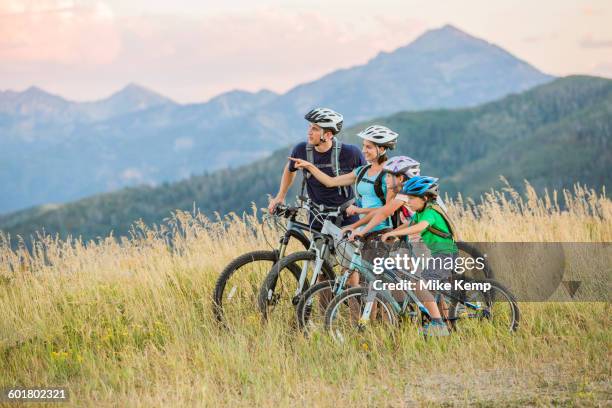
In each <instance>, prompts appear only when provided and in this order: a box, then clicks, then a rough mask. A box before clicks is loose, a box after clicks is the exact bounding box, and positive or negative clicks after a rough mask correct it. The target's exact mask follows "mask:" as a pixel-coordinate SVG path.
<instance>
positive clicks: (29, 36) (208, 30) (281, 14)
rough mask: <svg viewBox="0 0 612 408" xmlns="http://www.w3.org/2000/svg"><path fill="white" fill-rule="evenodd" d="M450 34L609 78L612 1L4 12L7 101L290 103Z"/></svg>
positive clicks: (2, 7) (191, 1)
mask: <svg viewBox="0 0 612 408" xmlns="http://www.w3.org/2000/svg"><path fill="white" fill-rule="evenodd" d="M445 24H452V25H454V26H456V27H458V28H459V29H461V30H463V31H466V32H467V33H469V34H471V35H474V36H476V37H480V38H483V39H485V40H487V41H489V42H492V43H495V44H497V45H499V46H501V47H502V48H504V49H506V50H507V51H509V52H511V53H512V54H514V55H516V56H517V57H519V58H521V59H523V60H525V61H527V62H529V63H531V64H532V65H534V66H535V67H537V68H539V69H540V70H542V71H544V72H546V73H549V74H553V75H558V76H563V75H569V74H591V75H599V76H605V77H611V78H612V1H610V0H592V1H588V0H584V1H581V0H529V1H523V0H495V1H491V0H461V1H459V0H376V1H369V0H365V1H361V0H352V1H348V0H338V1H334V0H321V1H320V0H308V1H301V0H299V1H298V0H296V1H290V0H285V1H280V0H258V1H256V2H255V1H252V0H248V1H247V0H234V1H231V0H224V1H214V2H212V1H207V0H173V1H168V0H100V1H98V0H91V1H89V0H84V1H77V0H0V90H6V89H12V90H18V91H19V90H23V89H26V88H28V87H29V86H32V85H35V86H39V87H41V88H43V89H45V90H47V91H49V92H52V93H56V94H59V95H61V96H63V97H65V98H67V99H71V100H77V101H84V100H95V99H100V98H103V97H106V96H108V95H110V94H111V93H113V92H115V91H117V90H119V89H120V88H122V87H124V86H125V85H127V84H128V83H137V84H140V85H142V86H145V87H147V88H150V89H152V90H155V91H157V92H159V93H161V94H163V95H165V96H168V97H170V98H172V99H174V100H175V101H177V102H182V103H188V102H203V101H206V100H208V99H209V98H211V97H213V96H215V95H218V94H220V93H222V92H225V91H229V90H233V89H243V90H248V91H258V90H260V89H270V90H272V91H275V92H279V93H282V92H285V91H287V90H289V89H291V88H292V87H294V86H296V85H298V84H300V83H303V82H307V81H312V80H315V79H317V78H319V77H321V76H323V75H325V74H327V73H329V72H332V71H334V70H336V69H339V68H347V67H351V66H354V65H359V64H363V63H366V62H367V61H368V60H369V59H371V58H373V57H374V56H376V55H377V54H378V53H379V52H380V51H387V52H388V51H393V50H394V49H396V48H398V47H401V46H403V45H406V44H408V43H409V42H410V41H412V40H414V39H415V38H416V37H418V36H419V35H420V34H422V33H423V32H424V31H426V30H428V29H433V28H438V27H441V26H443V25H445Z"/></svg>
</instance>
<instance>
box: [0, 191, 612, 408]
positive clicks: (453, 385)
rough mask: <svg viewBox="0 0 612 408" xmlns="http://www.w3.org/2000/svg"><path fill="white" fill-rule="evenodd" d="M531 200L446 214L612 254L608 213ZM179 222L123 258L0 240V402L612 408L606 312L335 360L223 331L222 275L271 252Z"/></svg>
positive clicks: (390, 338) (605, 203)
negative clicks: (23, 391) (215, 307)
mask: <svg viewBox="0 0 612 408" xmlns="http://www.w3.org/2000/svg"><path fill="white" fill-rule="evenodd" d="M530 197H531V199H530V200H529V201H528V202H525V203H524V204H521V205H520V206H519V205H515V204H516V203H515V204H512V203H508V202H507V201H506V202H504V201H499V200H495V199H489V200H487V201H485V202H484V203H481V204H479V205H478V206H470V205H468V206H467V207H466V206H462V205H456V204H452V205H450V206H449V210H450V212H451V215H452V216H453V217H454V218H455V219H456V221H457V227H458V228H459V230H461V231H462V233H463V234H464V235H465V238H466V239H467V240H472V241H479V240H481V239H483V238H486V239H488V240H490V241H493V242H495V241H511V242H514V241H548V242H563V241H570V242H576V241H592V242H610V241H611V240H612V223H611V219H612V218H611V211H612V203H611V202H610V200H609V199H607V198H605V197H597V196H595V195H592V194H591V195H588V194H587V195H584V194H578V195H576V196H572V200H573V201H572V202H573V205H572V206H570V207H569V208H568V210H567V211H564V212H561V211H559V210H558V209H557V210H555V209H553V210H552V211H551V210H550V208H548V207H546V205H545V204H543V199H542V197H539V200H538V197H535V196H533V195H531V196H530ZM474 213H479V214H480V215H481V216H480V217H479V218H478V219H476V218H475V217H474V216H473V214H474ZM590 214H599V215H598V216H593V215H590ZM178 218H179V219H181V220H182V224H180V225H179V227H180V231H181V233H180V234H174V235H175V236H177V237H178V239H177V240H176V241H175V245H174V249H173V250H168V248H167V245H166V241H165V237H164V234H163V233H156V232H155V231H151V230H145V231H142V232H143V233H142V234H139V237H140V238H138V239H131V240H125V241H124V242H123V243H122V245H118V244H117V243H116V242H114V241H113V240H105V241H103V242H99V243H95V244H88V245H85V244H83V243H81V242H66V241H56V240H52V239H45V240H44V241H43V242H39V245H37V248H38V250H37V251H35V252H34V253H28V252H27V251H25V250H24V249H23V248H21V249H18V250H12V249H11V248H10V247H9V246H8V245H7V243H6V242H5V241H3V240H2V238H1V236H0V310H2V311H3V312H2V313H3V318H2V319H0V373H1V375H0V388H7V387H10V386H14V385H16V384H20V385H24V386H34V385H40V384H43V385H53V386H62V387H67V388H68V390H69V393H70V401H69V404H67V406H74V407H82V406H96V407H98V406H100V407H107V406H108V407H110V406H146V407H152V406H155V407H158V406H169V407H175V406H176V407H184V406H232V407H234V406H244V407H252V406H263V407H268V406H274V407H281V406H296V405H298V406H302V405H310V406H317V407H318V406H335V407H338V406H393V407H400V406H409V407H413V406H486V407H497V406H504V407H505V406H509V407H523V406H568V407H570V406H606V405H609V400H610V369H611V367H610V361H611V360H610V358H609V350H610V340H611V338H612V333H611V330H610V327H612V326H611V321H610V312H611V307H610V303H608V302H582V303H580V302H546V303H537V302H536V303H520V308H521V322H520V326H519V330H518V331H517V332H516V333H515V334H514V335H511V334H509V333H507V332H505V331H496V330H486V329H480V330H478V329H479V328H480V326H477V327H476V328H475V330H472V331H468V332H462V333H455V334H453V335H452V336H450V337H448V338H443V339H438V340H429V341H425V340H424V339H423V338H422V337H420V336H419V335H418V334H417V328H416V327H414V326H412V325H410V324H409V323H405V324H404V325H402V326H401V327H400V328H399V329H391V328H388V330H386V331H381V332H377V333H372V335H371V336H369V337H368V338H367V343H364V342H358V341H349V342H347V343H345V344H343V345H342V344H337V343H335V342H333V341H332V340H331V339H330V337H329V336H327V335H325V333H322V332H315V333H313V335H312V336H310V337H308V338H305V337H304V336H302V335H300V334H299V333H297V332H296V331H295V330H294V329H292V328H291V327H290V325H289V324H287V322H282V321H279V320H273V322H271V323H270V324H267V325H262V324H261V321H260V317H259V316H258V315H257V311H256V308H255V307H252V308H250V309H245V310H246V311H247V313H250V312H252V313H250V314H246V315H244V316H243V317H242V319H240V321H238V322H237V323H238V324H236V325H235V326H233V327H234V329H233V330H231V331H227V330H220V329H219V327H218V326H217V325H216V324H215V323H214V318H213V316H212V312H211V307H210V298H211V293H212V290H213V286H214V281H215V279H216V277H217V274H218V273H219V270H220V269H221V268H222V267H223V266H224V265H225V264H227V263H228V262H229V260H230V259H232V258H234V257H235V256H236V255H237V254H238V253H243V252H246V251H250V250H253V249H262V248H265V247H266V244H265V240H264V238H263V236H262V234H261V232H260V229H259V225H258V223H257V222H256V221H255V220H253V219H250V220H247V222H246V223H245V222H242V221H241V220H235V221H233V222H230V223H227V224H219V223H217V224H211V223H209V222H208V221H207V220H206V219H204V218H202V217H201V216H198V217H191V216H190V215H189V214H181V215H180V216H179V217H178ZM534 225H537V228H534ZM176 228H177V225H176V224H172V223H169V224H167V225H165V227H164V228H163V229H165V230H167V229H170V230H176ZM270 232H271V231H268V233H270ZM605 253H607V254H608V255H609V254H610V251H607V252H605ZM596 261H597V262H598V265H599V264H602V265H603V266H604V268H605V267H606V265H608V266H609V265H610V261H609V259H605V258H601V259H597V260H596ZM592 267H593V266H592ZM594 268H595V269H597V267H594ZM602 273H604V274H605V272H602ZM260 278H261V277H260ZM566 278H567V279H575V276H573V275H572V276H567V277H566ZM244 279H245V281H250V280H249V279H248V278H247V277H245V278H244ZM253 282H256V281H253ZM584 288H585V285H583V287H581V289H580V291H583V290H584ZM558 291H559V296H560V298H561V299H565V300H568V296H569V295H568V294H567V292H566V291H565V289H564V288H563V287H562V286H560V287H559V289H558ZM579 294H582V292H579ZM33 299H35V300H36V301H32V300H33ZM364 344H365V346H364ZM368 344H369V345H370V346H368ZM606 355H608V357H606Z"/></svg>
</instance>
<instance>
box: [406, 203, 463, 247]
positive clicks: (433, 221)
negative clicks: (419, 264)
mask: <svg viewBox="0 0 612 408" xmlns="http://www.w3.org/2000/svg"><path fill="white" fill-rule="evenodd" d="M421 221H427V222H428V223H429V225H430V226H432V227H434V228H437V229H439V230H440V231H444V232H449V229H448V225H446V221H444V218H442V216H441V215H440V214H439V213H438V212H437V211H436V210H434V209H432V208H429V207H425V209H424V210H423V211H417V212H415V213H414V215H413V216H412V224H413V225H414V224H418V223H419V222H421ZM421 239H422V240H423V242H424V243H425V245H427V248H429V250H430V251H431V253H432V254H440V253H444V254H454V253H456V252H457V251H458V250H457V245H455V241H453V239H452V238H442V237H439V236H437V235H436V234H434V233H432V232H431V231H429V230H428V229H424V230H423V231H422V232H421Z"/></svg>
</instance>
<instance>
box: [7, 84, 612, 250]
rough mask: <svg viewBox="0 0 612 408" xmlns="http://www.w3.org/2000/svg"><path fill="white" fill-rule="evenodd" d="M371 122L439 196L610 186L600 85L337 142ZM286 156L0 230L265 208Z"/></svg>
mask: <svg viewBox="0 0 612 408" xmlns="http://www.w3.org/2000/svg"><path fill="white" fill-rule="evenodd" d="M372 123H378V124H382V125H385V126H388V127H390V128H391V129H393V130H395V131H397V132H398V133H399V134H400V137H399V140H398V145H397V149H396V150H395V151H394V152H393V155H400V154H406V155H409V156H411V157H413V158H415V159H417V160H419V161H420V162H421V168H422V174H425V175H431V176H436V177H440V183H441V190H442V194H450V195H451V196H454V195H455V194H456V193H458V192H461V193H462V194H463V196H464V197H477V196H478V195H479V194H482V193H483V192H486V191H487V190H489V189H490V188H499V187H502V185H501V183H500V181H499V176H500V175H504V176H505V177H506V178H507V179H508V180H509V181H510V183H511V184H512V185H513V186H515V187H520V186H521V185H522V184H523V180H525V179H527V180H528V181H529V182H530V183H531V184H532V185H533V186H534V187H535V188H536V189H537V190H539V191H541V190H542V189H544V188H548V189H549V191H550V190H552V189H557V190H559V189H561V188H568V187H571V186H572V185H573V184H574V183H585V184H587V185H588V186H589V187H594V188H597V189H600V188H601V187H602V186H605V185H608V186H610V185H611V182H612V173H611V172H610V169H611V168H612V149H611V148H610V145H611V143H612V80H610V79H604V78H597V77H588V76H572V77H567V78H561V79H557V80H554V81H552V82H550V83H547V84H544V85H541V86H538V87H536V88H534V89H531V90H529V91H526V92H523V93H521V94H514V95H509V96H507V97H505V98H502V99H500V100H498V101H494V102H490V103H486V104H482V105H480V106H477V107H472V108H461V109H436V110H426V111H419V112H399V113H395V114H393V115H390V116H385V117H380V118H376V119H374V120H370V121H366V122H362V123H359V124H357V125H356V126H354V127H352V128H348V129H346V130H345V131H343V132H342V134H343V136H342V138H343V140H344V142H347V143H355V144H357V143H359V141H358V139H357V137H356V136H355V134H356V133H357V132H358V131H359V130H361V129H363V128H364V127H366V126H368V125H370V124H372ZM289 152H290V147H289V146H286V147H284V148H282V149H279V150H277V151H276V152H274V153H273V154H272V155H271V156H269V157H266V158H264V159H260V160H256V161H255V162H253V163H251V164H247V165H244V166H241V167H238V168H234V169H226V170H219V171H216V172H214V173H211V174H205V175H200V176H192V177H190V178H188V179H186V180H183V181H180V182H176V183H164V184H162V185H160V186H158V187H150V186H140V187H132V188H125V189H122V190H120V191H117V192H114V193H107V194H99V195H95V196H92V197H89V198H86V199H83V200H79V201H76V202H73V203H69V204H64V205H46V206H40V207H35V208H32V209H28V210H23V211H19V212H16V213H12V214H8V215H5V216H0V230H3V231H5V232H7V233H9V234H11V235H12V236H15V235H17V234H20V235H22V236H24V237H28V236H29V235H30V234H33V233H34V232H35V231H41V230H43V229H44V230H45V231H46V232H48V233H52V234H54V233H59V234H61V235H62V236H66V235H68V234H72V235H73V236H82V237H83V238H86V239H88V238H95V237H99V236H102V237H103V236H106V235H108V234H109V233H110V232H111V231H113V233H114V235H115V236H119V235H125V234H127V233H128V230H129V226H130V224H131V223H132V222H133V221H135V220H137V219H142V220H143V221H144V222H146V223H149V224H150V223H159V222H161V221H162V220H163V219H164V218H166V217H168V216H169V215H170V213H171V211H173V210H175V209H183V210H192V209H193V208H194V207H197V208H199V209H200V210H201V211H202V212H203V213H204V214H206V215H208V216H211V217H214V216H215V213H219V214H222V215H223V214H227V213H228V212H230V211H235V212H237V213H238V214H241V213H242V212H243V211H250V210H251V208H252V203H253V202H254V203H255V205H256V206H257V207H262V206H265V204H266V202H267V195H268V194H275V193H276V191H277V188H278V183H279V180H280V174H281V171H282V168H283V166H284V164H285V163H286V161H287V155H288V154H289ZM295 184H296V185H299V184H300V183H299V177H298V181H297V182H296V183H295ZM295 193H296V189H295V188H294V189H293V191H292V192H291V193H290V194H289V197H294V196H295Z"/></svg>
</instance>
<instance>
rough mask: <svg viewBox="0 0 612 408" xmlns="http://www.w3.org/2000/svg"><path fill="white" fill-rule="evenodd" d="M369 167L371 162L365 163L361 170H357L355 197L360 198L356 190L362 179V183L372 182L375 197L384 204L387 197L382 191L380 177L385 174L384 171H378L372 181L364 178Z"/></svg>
mask: <svg viewBox="0 0 612 408" xmlns="http://www.w3.org/2000/svg"><path fill="white" fill-rule="evenodd" d="M371 167H372V164H366V165H365V166H362V167H361V170H359V174H357V180H355V188H354V190H355V198H357V199H358V198H360V196H359V192H358V191H357V185H358V184H359V183H361V182H362V181H363V182H364V183H368V184H374V192H375V193H376V197H378V199H379V200H380V201H381V202H382V204H383V205H385V204H386V202H387V197H385V192H384V191H383V187H382V179H383V177H384V176H385V172H383V171H381V172H380V173H378V176H376V179H374V181H372V180H370V179H367V178H364V177H365V176H366V174H368V170H369V169H370V168H371Z"/></svg>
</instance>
